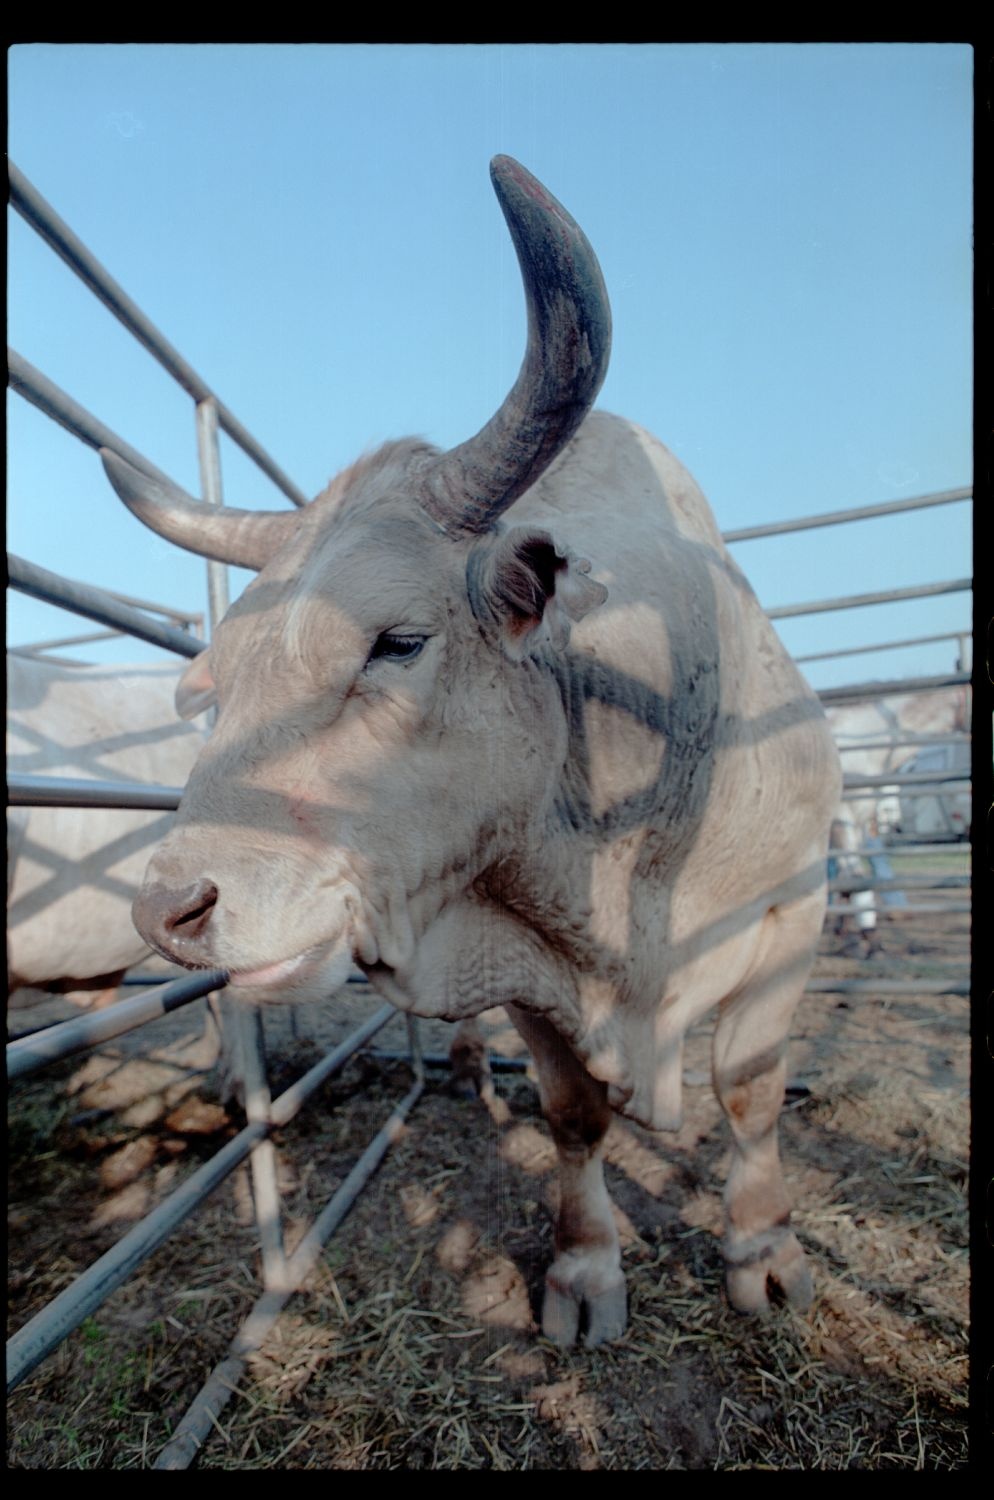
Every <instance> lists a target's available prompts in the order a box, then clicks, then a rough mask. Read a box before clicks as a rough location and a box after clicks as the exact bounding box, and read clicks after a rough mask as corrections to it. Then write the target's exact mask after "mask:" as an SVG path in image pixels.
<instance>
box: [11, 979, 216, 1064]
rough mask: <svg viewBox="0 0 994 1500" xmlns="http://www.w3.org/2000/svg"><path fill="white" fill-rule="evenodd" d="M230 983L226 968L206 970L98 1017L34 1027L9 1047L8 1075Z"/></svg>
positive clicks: (94, 1043)
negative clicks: (35, 1028) (35, 1029)
mask: <svg viewBox="0 0 994 1500" xmlns="http://www.w3.org/2000/svg"><path fill="white" fill-rule="evenodd" d="M227 982H228V975H227V972H226V970H224V969H205V970H204V971H203V972H202V973H200V974H190V975H188V976H187V977H185V978H183V979H174V980H170V981H169V982H167V983H166V984H164V985H162V986H156V987H155V989H154V990H153V992H152V993H151V994H150V995H136V996H135V998H134V999H133V1000H119V1001H118V1002H117V1003H116V1004H114V1005H109V1006H108V1007H107V1009H106V1010H100V1011H96V1012H94V1014H93V1015H89V1016H80V1017H78V1018H77V1019H75V1020H72V1021H61V1022H59V1024H58V1025H55V1026H45V1027H43V1028H42V1029H40V1030H38V1031H32V1032H30V1033H29V1034H28V1035H26V1036H22V1037H20V1038H18V1040H17V1041H15V1042H10V1043H8V1045H7V1078H8V1081H9V1080H11V1079H14V1078H24V1077H26V1076H27V1075H28V1074H29V1073H36V1072H37V1071H38V1069H39V1068H47V1067H49V1066H50V1065H51V1064H52V1063H54V1062H60V1061H61V1060H62V1058H64V1057H72V1056H74V1055H75V1054H76V1053H77V1052H85V1051H86V1050H87V1048H89V1047H96V1046H97V1045H98V1044H99V1043H100V1042H108V1041H110V1040H111V1038H112V1037H115V1036H124V1035H125V1033H126V1032H128V1031H135V1030H136V1029H137V1028H138V1027H139V1026H147V1025H148V1023H149V1022H150V1021H157V1020H158V1019H159V1018H160V1016H168V1015H171V1014H172V1012H173V1011H174V1010H180V1009H181V1008H182V1007H183V1006H184V1005H190V1004H191V1003H192V1002H193V1001H194V1000H200V999H202V997H203V996H204V995H209V994H210V993H211V991H212V990H217V989H223V987H224V986H225V985H226V984H227Z"/></svg>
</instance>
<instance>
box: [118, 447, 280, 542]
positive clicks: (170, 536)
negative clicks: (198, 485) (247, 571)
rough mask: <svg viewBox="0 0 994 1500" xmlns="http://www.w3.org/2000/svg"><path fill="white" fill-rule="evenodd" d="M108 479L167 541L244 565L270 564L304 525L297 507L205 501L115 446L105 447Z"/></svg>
mask: <svg viewBox="0 0 994 1500" xmlns="http://www.w3.org/2000/svg"><path fill="white" fill-rule="evenodd" d="M100 457H101V458H102V459H103V465H104V469H105V470H106V473H107V478H108V479H109V480H110V482H111V484H112V485H113V486H114V488H115V490H117V493H118V494H119V495H120V497H121V499H122V500H123V501H124V503H125V505H126V506H127V507H128V509H129V510H130V511H131V512H132V514H133V515H136V516H137V517H138V519H139V521H144V523H145V525H146V526H150V527H151V528H152V530H153V531H157V532H158V533H159V535H160V536H164V537H165V538H166V540H167V541H169V542H175V543H176V545H177V546H179V547H185V548H186V549H187V551H188V552H199V553H200V555H201V557H213V558H215V559H216V561H217V562H226V563H233V564H234V565H235V567H238V568H254V569H255V570H256V571H258V570H259V569H260V568H264V567H265V565H266V563H267V562H268V561H269V559H270V558H271V557H272V556H274V554H275V553H276V552H278V551H279V549H280V548H281V547H282V546H283V544H284V543H285V542H287V541H289V539H290V537H292V536H293V534H294V532H295V531H296V529H297V527H298V526H299V524H300V516H299V515H298V513H297V512H296V511H285V510H278V511H275V510H274V511H268V510H236V509H235V508H234V507H233V506H227V505H224V506H214V505H204V504H202V503H201V502H199V501H197V500H193V499H191V498H190V496H189V495H187V494H186V493H185V491H183V490H181V489H180V488H179V487H178V485H173V484H164V483H162V482H161V481H160V480H158V479H152V478H151V477H150V476H149V475H148V474H143V473H142V472H141V470H140V469H136V468H134V466H133V465H132V464H129V463H127V462H126V461H125V460H124V459H123V458H121V457H120V455H119V454H117V453H114V452H113V451H112V450H111V449H110V448H101V449H100Z"/></svg>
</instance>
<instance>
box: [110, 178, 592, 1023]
mask: <svg viewBox="0 0 994 1500" xmlns="http://www.w3.org/2000/svg"><path fill="white" fill-rule="evenodd" d="M491 175H492V178H493V182H494V186H495V189H496V191H497V195H498V198H499V200H500V203H501V207H502V209H503V211H504V215H505V218H506V219H507V222H508V225H509V228H510V230H511V234H512V236H513V239H514V243H515V247H516V249H517V253H518V260H519V264H520V266H521V271H522V276H523V280H524V284H525V292H526V298H527V303H528V346H527V351H526V354H525V359H524V362H523V364H522V367H521V371H520V373H519V376H518V379H517V381H516V383H515V385H514V387H513V389H512V390H511V392H510V394H509V395H508V397H507V398H506V400H505V401H504V403H503V405H502V406H501V408H500V410H499V411H498V412H497V413H496V415H495V416H494V417H492V418H491V420H490V421H489V422H488V423H487V425H486V426H485V427H484V428H483V429H482V430H481V431H480V432H479V433H477V435H476V436H475V437H474V438H471V439H470V440H469V441H468V442H466V443H463V444H462V445H461V446H459V447H458V448H455V449H453V450H451V451H450V452H448V453H440V452H438V451H437V450H435V449H432V448H429V447H427V446H426V445H424V444H422V443H419V442H415V441H413V440H409V441H404V442H398V443H391V444H387V445H386V446H385V447H383V448H381V449H380V450H379V451H377V452H376V453H374V454H372V455H371V456H368V457H366V458H364V459H361V460H360V461H359V462H358V463H356V464H355V465H353V466H352V467H351V468H350V469H348V470H346V471H345V472H344V473H343V474H340V475H339V476H338V477H337V478H336V479H335V480H334V481H333V482H332V484H331V485H330V486H329V488H328V489H327V490H326V491H325V492H324V493H323V494H322V495H321V496H319V497H318V499H317V500H315V501H314V502H313V503H312V504H311V505H309V506H307V507H306V508H305V509H304V510H303V511H301V512H296V513H294V512H279V513H273V514H268V513H262V512H255V511H240V510H235V509H229V508H225V509H222V510H215V509H212V508H209V507H207V506H204V505H201V504H198V503H197V502H196V501H193V500H191V499H190V497H189V496H186V495H184V494H183V493H182V492H180V491H176V490H173V489H166V488H164V487H163V486H162V485H161V484H158V483H157V482H155V481H153V480H150V479H149V478H148V477H147V476H145V475H143V474H141V473H139V472H138V471H137V470H135V469H133V468H132V467H131V466H130V465H128V464H127V463H125V462H124V461H123V460H122V459H120V458H119V457H117V456H116V455H115V454H113V453H110V452H108V451H104V453H103V459H104V464H105V467H106V470H107V473H108V475H109V477H110V479H111V482H112V484H113V485H114V487H115V489H116V490H117V492H118V494H119V495H120V496H121V498H122V499H123V500H124V502H125V504H127V505H128V506H129V507H130V508H131V510H133V511H134V513H135V514H136V515H137V516H138V517H139V518H140V519H141V520H142V521H144V522H145V523H146V524H147V525H149V526H151V527H152V528H153V529H154V530H155V531H157V532H159V534H160V535H162V536H165V537H167V538H169V539H170V540H171V541H174V542H177V543H178V544H179V545H180V546H183V547H186V548H188V549H190V550H191V551H194V552H198V553H201V554H203V555H205V556H207V557H213V558H217V559H220V560H221V561H225V562H230V563H234V564H237V565H239V566H242V567H248V568H252V569H257V570H258V571H259V576H258V578H257V579H255V580H254V581H253V583H252V584H251V585H250V586H249V587H248V588H247V589H246V590H245V592H244V594H243V595H242V597H241V598H240V599H239V600H238V601H237V603H236V604H235V605H234V606H233V607H232V608H231V609H230V610H229V612H228V614H227V616H226V618H225V619H224V621H223V622H222V624H221V625H220V627H219V628H218V630H217V632H216V635H215V638H214V641H213V643H212V646H211V648H210V651H209V652H207V653H204V655H203V656H201V657H198V658H197V659H196V661H194V662H193V663H192V665H191V666H190V668H189V670H188V671H187V673H186V674H185V676H184V678H183V680H182V682H181V684H180V687H179V690H178V693H177V705H178V707H179V710H180V712H181V713H183V714H185V715H190V714H192V713H196V712H199V711H201V710H202V709H204V708H205V707H207V706H209V705H210V704H211V703H215V702H216V704H217V706H218V718H217V723H216V725H215V728H214V731H213V734H212V735H211V738H210V740H209V742H208V744H207V745H206V747H205V749H204V751H203V753H202V755H201V757H200V759H199V761H198V762H197V765H196V767H195V768H194V771H193V773H192V775H191V777H190V781H189V784H188V787H187V790H186V793H185V795H184V797H183V801H182V804H181V806H180V811H179V814H178V817H177V821H176V826H175V828H174V830H173V832H172V833H171V834H170V835H169V837H168V838H167V839H166V841H165V843H164V844H163V845H162V846H161V848H160V850H159V851H158V853H157V854H156V855H155V857H154V859H153V860H152V862H151V864H150V866H149V869H148V873H147V876H146V880H145V885H144V887H143V890H142V892H141V894H140V896H139V898H138V900H137V902H136V903H135V910H134V916H135V922H136V925H137V926H138V928H139V931H140V932H141V933H142V935H143V936H144V937H145V938H146V940H147V941H148V942H149V943H150V944H151V945H152V946H153V947H155V948H157V949H158V950H159V951H160V952H162V953H164V954H165V955H166V956H168V957H169V958H172V959H175V960H177V961H178V962H180V963H183V964H185V965H187V966H189V967H200V966H215V965H216V966H221V967H226V968H229V969H230V970H231V971H232V983H234V984H236V985H244V986H248V987H250V988H251V989H252V990H253V991H254V992H255V995H256V996H257V997H263V998H264V997H266V996H268V995H269V994H273V995H274V996H275V995H276V994H279V995H280V996H281V997H282V998H292V999H302V998H312V997H317V996H321V995H325V994H327V993H328V992H329V990H330V989H331V988H334V987H335V986H337V985H338V984H340V983H341V982H342V980H343V979H344V978H345V975H346V972H347V970H348V968H349V966H350V963H351V962H352V961H353V960H357V961H358V962H360V963H361V964H362V965H363V966H365V967H369V968H371V967H374V966H377V965H386V966H387V967H388V968H390V969H393V970H395V971H397V972H398V974H400V975H402V974H403V971H404V969H405V967H406V966H407V965H408V964H409V963H410V961H411V958H412V955H413V952H414V949H415V946H416V942H417V939H418V937H419V936H420V934H421V933H422V932H424V931H425V929H426V928H427V926H428V925H429V924H430V923H431V922H432V921H433V919H434V917H435V916H436V915H437V914H438V912H439V911H440V910H441V908H442V907H443V906H444V905H445V904H446V903H447V902H448V901H449V900H451V899H453V898H454V897H456V896H457V895H458V894H459V893H461V892H462V891H465V890H466V889H467V888H468V887H469V886H470V884H471V883H472V881H473V879H474V877H475V876H476V875H478V874H479V873H480V872H481V871H482V870H484V869H485V868H486V866H487V865H488V864H489V863H491V862H492V861H493V860H494V859H496V858H497V857H498V856H499V854H500V853H501V850H502V849H506V848H507V847H508V845H509V843H511V841H513V845H512V846H513V847H514V848H518V849H520V848H521V846H522V842H524V843H525V844H527V843H528V841H529V839H536V838H540V837H541V829H542V822H543V816H544V814H545V812H546V811H547V810H548V806H549V802H550V799H551V797H552V795H553V792H554V789H555V784H556V779H557V775H558V771H559V769H560V768H561V766H562V764H563V761H564V758H565V754H566V743H567V726H566V718H565V714H564V711H563V707H562V703H561V700H560V697H559V694H558V690H557V687H556V681H555V675H554V674H553V673H551V672H549V671H548V670H547V669H544V668H543V666H542V658H543V656H547V653H549V652H554V651H556V650H559V649H562V648H563V647H564V646H565V644H566V641H567V639H568V635H569V621H570V620H578V619H579V618H580V617H581V616H582V615H583V614H584V613H585V612H586V611H587V610H589V609H591V608H592V607H593V606H594V605H596V604H598V603H600V602H601V601H602V600H603V598H604V597H605V596H606V591H605V589H604V588H603V587H602V586H601V585H600V584H598V583H595V582H594V581H593V580H592V579H590V578H589V577H588V576H587V574H588V572H589V564H587V563H586V562H584V561H583V560H580V559H577V558H574V557H573V555H572V554H571V553H570V551H569V550H568V548H567V546H566V545H565V540H564V538H562V537H558V536H553V535H552V534H551V532H550V531H547V530H545V529H543V528H539V527H534V526H526V527H518V528H513V527H512V528H505V527H504V526H503V525H501V524H500V520H499V518H500V517H501V515H502V514H503V512H504V511H506V510H507V509H508V507H509V506H511V505H512V504H513V503H514V501H515V500H516V499H518V497H519V496H521V495H522V494H523V493H524V492H525V491H526V490H528V489H529V488H530V487H531V486H532V485H534V484H535V482H536V481H537V480H538V478H539V477H540V475H541V474H542V473H543V471H544V470H545V469H547V468H548V466H549V464H550V463H552V461H553V460H554V459H555V458H556V456H557V455H558V454H559V453H560V452H561V451H562V449H563V448H564V446H565V445H566V443H567V442H568V441H569V439H570V438H571V437H572V435H573V433H574V432H575V431H576V429H577V428H578V426H579V425H580V423H581V421H582V420H583V418H584V416H585V415H586V413H587V412H588V410H589V409H590V407H591V405H592V404H593V401H594V398H595V397H596V394H597V391H598V389H599V388H600V385H601V382H602V380H603V377H604V373H605V370H606V366H607V358H608V351H609V346H610V313H609V308H608V301H607V294H606V292H605V289H604V284H603V280H602V278H601V273H600V268H599V267H598V264H597V261H596V258H595V256H594V254H593V251H592V250H591V248H590V246H589V245H588V243H587V241H586V238H585V237H584V235H583V233H582V231H581V230H580V229H579V228H578V226H577V225H576V224H575V223H574V221H573V220H572V218H571V217H570V216H569V214H567V213H566V211H565V210H564V209H563V208H562V207H561V206H560V205H559V204H558V203H557V202H556V201H555V199H554V198H552V197H551V195H550V194H549V193H547V192H546V190H545V189H544V188H543V187H542V186H541V184H540V183H538V182H537V181H536V180H535V179H534V178H533V177H531V176H530V175H529V173H527V172H526V171H525V170H524V169H523V168H522V167H521V166H519V165H518V164H517V163H516V162H514V161H512V160H511V159H510V158H509V157H498V158H496V159H495V160H494V162H493V163H492V166H491Z"/></svg>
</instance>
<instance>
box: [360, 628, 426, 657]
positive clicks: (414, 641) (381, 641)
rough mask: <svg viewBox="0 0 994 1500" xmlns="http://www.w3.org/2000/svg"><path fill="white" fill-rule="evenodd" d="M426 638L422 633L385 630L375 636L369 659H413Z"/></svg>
mask: <svg viewBox="0 0 994 1500" xmlns="http://www.w3.org/2000/svg"><path fill="white" fill-rule="evenodd" d="M426 640H427V636H424V635H394V634H393V633H392V632H391V631H389V630H385V631H384V632H383V634H382V635H378V636H377V637H376V640H375V642H374V643H373V649H372V651H371V652H370V653H369V661H370V662H374V661H413V660H414V658H415V657H416V656H417V655H418V654H419V653H420V651H421V649H422V647H423V646H424V643H425V641H426ZM368 664H369V663H368V662H367V665H368Z"/></svg>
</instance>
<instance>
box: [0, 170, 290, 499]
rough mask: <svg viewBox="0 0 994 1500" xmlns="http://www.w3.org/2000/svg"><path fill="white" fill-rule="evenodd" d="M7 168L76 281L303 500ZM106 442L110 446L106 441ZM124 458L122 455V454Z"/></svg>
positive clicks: (16, 202) (14, 190)
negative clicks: (209, 402) (211, 405)
mask: <svg viewBox="0 0 994 1500" xmlns="http://www.w3.org/2000/svg"><path fill="white" fill-rule="evenodd" d="M7 167H8V171H9V173H10V201H11V203H12V205H13V207H14V208H16V209H17V211H18V213H19V214H20V215H21V216H22V218H24V219H25V220H26V221H27V223H29V224H30V225H31V227H32V229H34V230H35V231H36V232H37V233H38V234H39V235H40V236H41V238H42V239H43V240H45V242H46V243H47V244H48V245H50V246H51V248H52V249H53V250H54V251H55V253H56V254H57V255H59V256H61V258H62V259H63V260H64V261H65V262H66V264H67V265H68V266H69V267H70V268H71V269H72V270H73V271H74V272H75V273H76V275H77V276H78V277H79V278H80V280H81V281H82V282H83V283H84V284H85V285H86V286H88V287H89V288H90V291H91V292H93V293H94V295H95V296H97V297H99V299H100V301H101V302H102V303H103V304H104V306H105V307H107V308H108V309H109V310H110V311H111V312H112V313H113V314H114V316H115V318H117V319H118V320H119V321H120V322H121V323H123V324H124V326H125V328H127V329H128V331H129V332H130V333H132V334H133V335H134V337H135V338H136V339H137V340H138V342H139V343H140V344H142V345H143V346H144V347H145V348H146V349H147V350H148V352H149V353H150V354H151V355H153V356H154V357H155V358H156V359H157V360H158V361H159V363H160V364H161V365H162V366H163V367H164V368H165V369H166V370H168V372H169V374H170V375H171V376H172V377H173V379H174V380H175V381H177V383H178V384H179V385H181V386H182V387H183V389H184V390H185V391H186V392H187V393H188V395H190V396H192V397H193V399H194V400H195V401H204V400H207V399H210V400H212V401H214V402H215V403H216V406H217V412H218V418H219V421H220V423H221V426H222V427H223V428H224V430H225V432H226V433H227V434H228V436H229V437H230V438H232V439H233V441H234V442H236V443H237V444H238V446H239V447H240V448H241V449H242V450H243V452H245V453H247V454H248V456H249V458H251V459H252V460H253V461H254V462H255V463H256V464H257V465H258V467H259V468H260V469H261V470H262V471H263V473H264V474H268V476H269V478H270V479H271V480H272V481H273V483H274V484H275V485H277V486H278V488H279V489H281V490H282V491H283V493H284V495H286V496H287V498H288V499H289V500H292V502H293V504H294V505H306V504H307V496H306V495H305V494H303V493H302V491H300V490H299V489H298V488H297V486H296V485H295V484H294V483H293V481H292V480H291V479H289V478H288V477H287V476H286V474H284V473H283V470H282V469H280V468H279V467H278V466H277V464H276V463H275V462H274V461H273V459H272V458H270V456H269V454H268V453H267V452H266V450H265V449H264V448H263V447H261V445H260V444H259V443H257V442H256V440H255V438H254V437H253V436H252V435H251V433H250V432H247V431H246V429H245V428H244V427H243V426H242V424H241V423H240V422H239V421H238V419H237V417H235V416H234V415H233V413H232V412H230V411H229V410H228V408H227V407H226V406H225V405H224V403H223V402H221V401H218V399H217V397H216V396H215V395H214V392H213V391H212V390H211V388H210V386H209V385H208V384H207V382H206V381H205V380H203V379H202V378H201V376H200V375H198V374H197V372H196V370H194V369H193V367H192V366H191V365H189V364H188V363H187V361H186V360H185V359H184V358H183V356H182V355H181V354H180V353H179V351H178V350H176V349H174V348H173V346H172V344H171V343H170V342H169V340H168V339H166V338H165V337H164V335H163V334H162V333H160V331H159V329H158V328H156V326H155V324H154V323H153V322H151V320H150V319H149V318H147V317H146V316H145V314H144V313H143V312H142V310H141V308H140V307H139V306H138V305H137V303H135V302H133V301H132V300H131V298H130V297H129V296H128V294H127V292H125V291H124V289H123V287H121V286H119V285H118V283H117V282H116V281H115V280H114V278H113V277H112V276H111V275H110V273H109V272H108V271H107V270H106V269H105V267H104V266H102V265H101V263H100V261H98V260H97V258H96V256H95V255H93V254H92V253H91V251H89V250H88V249H87V248H86V246H85V245H84V244H83V242H82V240H80V239H79V238H78V237H77V236H76V235H75V234H74V233H73V231H72V230H71V229H70V228H69V226H68V224H66V223H65V221H64V220H63V219H61V218H60V217H59V215H58V214H57V213H56V212H55V210H54V208H53V207H52V206H51V204H50V203H48V202H46V200H45V199H44V198H43V197H42V196H41V194H40V193H39V192H38V190H37V188H35V187H33V186H32V184H31V183H30V182H29V181H28V179H27V178H26V177H25V176H24V174H23V173H22V172H20V171H19V170H18V169H17V167H15V166H14V164H13V163H12V162H10V161H9V160H8V163H7ZM109 446H110V447H114V446H115V445H114V444H113V443H111V444H110V445H109ZM124 457H127V454H125V455H124Z"/></svg>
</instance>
